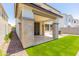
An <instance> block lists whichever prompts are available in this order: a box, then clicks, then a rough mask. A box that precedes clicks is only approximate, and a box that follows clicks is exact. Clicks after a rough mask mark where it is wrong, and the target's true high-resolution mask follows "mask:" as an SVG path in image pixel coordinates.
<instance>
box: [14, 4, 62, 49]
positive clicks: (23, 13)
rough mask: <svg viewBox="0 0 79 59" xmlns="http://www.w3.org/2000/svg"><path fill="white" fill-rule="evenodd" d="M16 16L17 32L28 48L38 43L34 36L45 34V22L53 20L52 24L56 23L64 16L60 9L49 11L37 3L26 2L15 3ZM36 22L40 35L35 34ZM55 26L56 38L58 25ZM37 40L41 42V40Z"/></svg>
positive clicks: (24, 45)
mask: <svg viewBox="0 0 79 59" xmlns="http://www.w3.org/2000/svg"><path fill="white" fill-rule="evenodd" d="M45 6H47V5H45ZM47 7H48V6H47ZM58 13H59V14H58ZM15 17H16V33H17V35H18V37H19V39H20V41H21V43H22V45H23V48H27V47H30V46H34V45H36V40H35V38H34V37H35V36H44V32H45V26H44V22H48V21H53V23H52V24H54V23H55V24H56V20H57V19H58V18H60V17H62V16H61V15H60V12H59V11H56V12H55V11H53V12H52V11H48V10H47V9H45V8H43V7H41V6H38V5H37V4H32V3H26V4H15ZM35 23H39V27H38V28H39V30H37V32H38V31H39V34H38V35H34V34H35V32H36V31H35V28H36V27H35ZM53 27H54V30H53V31H54V32H55V33H54V36H55V37H54V39H56V38H57V36H58V32H57V25H55V26H53ZM38 28H37V29H38ZM55 30H56V31H55ZM37 32H36V33H37ZM52 35H53V34H52ZM37 41H38V42H39V40H37ZM39 44H40V43H39Z"/></svg>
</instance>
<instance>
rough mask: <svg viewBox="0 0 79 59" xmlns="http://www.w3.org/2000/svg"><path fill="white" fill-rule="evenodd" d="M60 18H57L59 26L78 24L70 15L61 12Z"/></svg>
mask: <svg viewBox="0 0 79 59" xmlns="http://www.w3.org/2000/svg"><path fill="white" fill-rule="evenodd" d="M62 16H63V18H62V20H61V19H59V28H65V27H75V26H77V25H79V20H78V19H74V18H73V17H72V16H71V15H67V14H62Z"/></svg>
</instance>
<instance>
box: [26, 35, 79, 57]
mask: <svg viewBox="0 0 79 59" xmlns="http://www.w3.org/2000/svg"><path fill="white" fill-rule="evenodd" d="M78 50H79V36H65V37H63V38H59V39H58V40H52V41H50V42H46V43H43V44H40V45H37V46H34V47H30V48H27V49H26V52H27V53H28V55H30V56H75V55H76V53H77V51H78Z"/></svg>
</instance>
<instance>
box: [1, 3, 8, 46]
mask: <svg viewBox="0 0 79 59" xmlns="http://www.w3.org/2000/svg"><path fill="white" fill-rule="evenodd" d="M6 34H8V16H7V14H6V12H5V10H4V8H3V6H2V5H1V4H0V45H1V44H2V43H4V37H5V35H6Z"/></svg>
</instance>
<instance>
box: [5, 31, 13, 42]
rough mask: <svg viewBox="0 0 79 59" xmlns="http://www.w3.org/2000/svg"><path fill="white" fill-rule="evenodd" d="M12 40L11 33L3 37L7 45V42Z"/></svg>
mask: <svg viewBox="0 0 79 59" xmlns="http://www.w3.org/2000/svg"><path fill="white" fill-rule="evenodd" d="M11 38H12V32H10V33H8V34H7V35H5V38H4V40H5V42H6V43H8V41H9V40H10V39H11Z"/></svg>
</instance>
